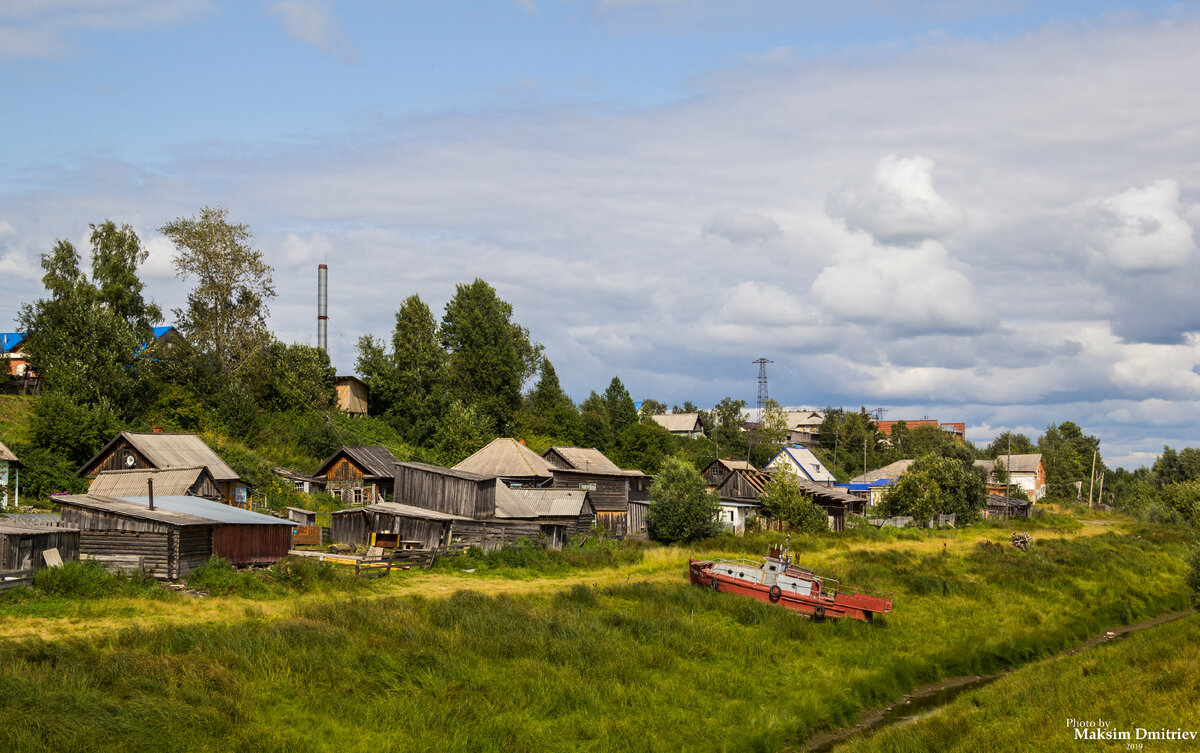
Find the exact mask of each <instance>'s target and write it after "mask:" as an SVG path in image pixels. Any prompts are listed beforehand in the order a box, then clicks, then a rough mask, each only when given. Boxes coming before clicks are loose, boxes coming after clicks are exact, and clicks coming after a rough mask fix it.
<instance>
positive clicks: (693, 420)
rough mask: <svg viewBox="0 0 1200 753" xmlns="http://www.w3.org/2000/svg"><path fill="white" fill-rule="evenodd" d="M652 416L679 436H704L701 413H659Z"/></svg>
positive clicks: (659, 423) (655, 421)
mask: <svg viewBox="0 0 1200 753" xmlns="http://www.w3.org/2000/svg"><path fill="white" fill-rule="evenodd" d="M650 418H652V419H654V423H656V424H658V425H659V426H661V427H663V428H664V429H666V430H667V431H669V432H671V433H672V434H674V435H675V436H677V437H687V438H688V439H694V438H696V437H702V436H704V426H703V425H701V423H700V414H699V413H658V414H655V415H653V416H651V417H650Z"/></svg>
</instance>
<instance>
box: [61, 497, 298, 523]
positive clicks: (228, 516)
mask: <svg viewBox="0 0 1200 753" xmlns="http://www.w3.org/2000/svg"><path fill="white" fill-rule="evenodd" d="M54 501H56V502H63V503H68V504H74V505H79V506H80V507H87V508H90V509H93V510H105V511H108V512H113V513H117V514H121V515H130V516H132V517H136V518H143V519H146V520H156V521H159V522H160V523H168V524H170V525H181V526H191V525H212V524H214V523H217V524H236V525H284V526H294V525H295V523H293V522H292V521H290V520H283V519H282V518H273V517H271V516H270V515H261V514H259V513H256V512H250V511H249V510H243V509H241V508H240V507H230V506H229V505H223V504H221V503H220V502H213V501H212V500H208V499H203V498H201V497H180V496H163V497H160V496H158V495H157V494H156V495H154V509H153V510H151V509H150V506H149V502H148V500H147V498H146V497H120V498H116V497H105V496H101V495H93V494H67V495H63V496H60V497H54Z"/></svg>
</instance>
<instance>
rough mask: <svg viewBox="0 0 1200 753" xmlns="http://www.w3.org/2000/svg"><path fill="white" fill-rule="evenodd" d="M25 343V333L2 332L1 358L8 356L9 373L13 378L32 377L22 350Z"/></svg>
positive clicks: (0, 333)
mask: <svg viewBox="0 0 1200 753" xmlns="http://www.w3.org/2000/svg"><path fill="white" fill-rule="evenodd" d="M24 342H25V333H23V332H0V356H8V373H9V374H10V375H11V376H15V377H26V376H32V375H31V374H30V373H29V361H28V360H27V359H26V358H25V354H24V353H23V352H22V349H21V345H22V343H24Z"/></svg>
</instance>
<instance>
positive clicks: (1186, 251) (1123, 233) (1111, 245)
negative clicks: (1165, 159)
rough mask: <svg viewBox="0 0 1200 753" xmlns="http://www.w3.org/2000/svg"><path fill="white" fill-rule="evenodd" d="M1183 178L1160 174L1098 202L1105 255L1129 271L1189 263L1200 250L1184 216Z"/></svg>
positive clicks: (1096, 214) (1096, 213) (1099, 243)
mask: <svg viewBox="0 0 1200 753" xmlns="http://www.w3.org/2000/svg"><path fill="white" fill-rule="evenodd" d="M1180 212H1181V207H1180V201H1179V183H1177V182H1176V181H1174V180H1160V181H1158V182H1156V183H1153V184H1152V185H1149V186H1146V187H1145V188H1130V189H1129V190H1128V191H1125V192H1124V193H1120V194H1116V195H1115V196H1110V197H1109V198H1107V199H1104V200H1103V201H1100V202H1097V203H1096V204H1095V211H1094V213H1093V216H1094V218H1095V219H1096V220H1098V224H1099V225H1100V227H1099V232H1100V234H1101V236H1102V237H1101V238H1099V239H1098V240H1097V247H1098V249H1099V251H1100V253H1102V254H1103V255H1104V258H1105V260H1106V261H1108V262H1111V263H1112V264H1113V265H1115V266H1116V268H1117V269H1119V270H1121V271H1124V272H1159V271H1167V270H1172V269H1177V268H1179V267H1182V266H1184V265H1187V264H1188V263H1189V262H1191V260H1192V256H1193V254H1194V253H1195V251H1196V243H1195V240H1194V238H1193V234H1192V226H1191V225H1190V224H1189V223H1188V221H1187V220H1185V219H1184V218H1183V217H1182V216H1180Z"/></svg>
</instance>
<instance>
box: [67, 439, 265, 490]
mask: <svg viewBox="0 0 1200 753" xmlns="http://www.w3.org/2000/svg"><path fill="white" fill-rule="evenodd" d="M122 439H124V440H125V441H127V442H129V444H130V445H132V446H133V448H134V449H136V450H137V451H138V452H140V453H141V454H142V455H144V456H145V458H146V459H147V460H149V461H150V464H151V465H153V466H154V467H155V468H191V467H193V466H197V465H202V466H204V467H205V468H207V469H208V472H209V473H211V474H212V475H213V478H214V479H216V480H217V481H241V477H240V476H238V474H237V471H235V470H233V469H232V468H230V467H229V466H228V465H227V464H226V463H225V461H224V460H222V459H221V458H220V456H218V455H217V453H215V452H213V450H212V448H211V447H209V446H208V445H207V444H205V443H204V440H203V439H201V438H200V437H198V436H196V435H195V434H165V433H164V434H155V433H153V432H133V431H123V432H121V433H120V434H118V435H117V436H115V437H114V438H113V439H112V441H110V442H109V443H108V444H106V445H104V447H103V448H102V449H101V450H100V452H98V453H96V455H95V457H93V458H92V459H91V460H89V461H87V462H86V463H84V464H83V467H82V468H80V469H79V475H81V476H82V475H84V474H85V473H86V472H87V470H88V469H89V468H91V467H92V466H93V465H94V464H95V463H96V462H97V461H99V460H100V458H102V457H104V456H105V455H107V454H108V451H109V450H110V449H112V447H113V446H114V445H116V444H117V443H118V442H120V441H121V440H122Z"/></svg>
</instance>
